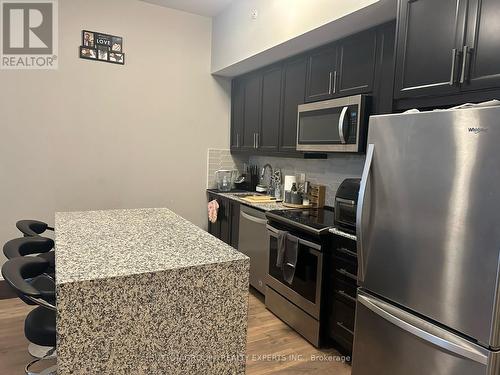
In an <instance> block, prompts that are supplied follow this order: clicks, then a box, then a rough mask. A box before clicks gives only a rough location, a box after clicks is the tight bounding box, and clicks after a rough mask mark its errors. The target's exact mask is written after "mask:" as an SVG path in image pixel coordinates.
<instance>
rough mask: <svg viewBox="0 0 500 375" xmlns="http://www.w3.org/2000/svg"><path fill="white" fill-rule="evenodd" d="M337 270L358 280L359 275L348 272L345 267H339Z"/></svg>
mask: <svg viewBox="0 0 500 375" xmlns="http://www.w3.org/2000/svg"><path fill="white" fill-rule="evenodd" d="M337 272H338V273H340V274H341V275H344V276H346V277H348V278H350V279H352V280H356V281H358V277H357V276H356V275H353V274H352V273H350V272H347V271H346V270H345V269H343V268H340V269H337Z"/></svg>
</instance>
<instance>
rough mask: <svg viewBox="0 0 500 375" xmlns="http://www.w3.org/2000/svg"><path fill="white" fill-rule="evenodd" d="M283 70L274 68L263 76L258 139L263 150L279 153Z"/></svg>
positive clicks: (258, 143) (279, 67)
mask: <svg viewBox="0 0 500 375" xmlns="http://www.w3.org/2000/svg"><path fill="white" fill-rule="evenodd" d="M281 80H282V69H281V66H277V67H274V68H272V69H270V70H267V71H265V72H264V74H263V76H262V124H261V128H260V132H259V134H258V137H257V146H258V148H259V149H261V150H269V151H277V150H278V145H279V129H280V119H281V93H282V85H281Z"/></svg>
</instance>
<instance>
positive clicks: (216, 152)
mask: <svg viewBox="0 0 500 375" xmlns="http://www.w3.org/2000/svg"><path fill="white" fill-rule="evenodd" d="M246 161H248V158H246V157H243V156H238V155H231V152H230V150H222V149H214V148H209V149H208V152H207V163H208V165H207V189H214V188H216V187H217V183H216V182H215V172H217V171H218V170H219V169H237V170H239V171H242V170H243V163H244V162H246Z"/></svg>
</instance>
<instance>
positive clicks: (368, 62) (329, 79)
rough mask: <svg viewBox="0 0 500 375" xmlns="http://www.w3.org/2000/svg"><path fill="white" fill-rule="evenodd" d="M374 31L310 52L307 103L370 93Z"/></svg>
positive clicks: (374, 44) (375, 40)
mask: <svg viewBox="0 0 500 375" xmlns="http://www.w3.org/2000/svg"><path fill="white" fill-rule="evenodd" d="M376 50H377V31H376V29H371V30H368V31H364V32H361V33H359V34H356V35H354V36H352V37H348V38H346V39H343V40H341V41H339V42H337V43H335V44H333V45H330V46H328V47H326V48H320V49H318V50H315V51H313V52H312V53H311V54H310V55H309V58H308V64H307V82H306V98H305V99H306V102H314V101H319V100H325V99H331V98H336V97H341V96H349V95H357V94H363V93H369V92H371V91H372V90H373V80H374V73H375V54H376Z"/></svg>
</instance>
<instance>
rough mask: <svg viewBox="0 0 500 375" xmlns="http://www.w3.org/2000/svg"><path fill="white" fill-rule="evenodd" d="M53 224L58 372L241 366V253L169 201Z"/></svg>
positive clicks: (245, 264)
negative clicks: (166, 205) (169, 205)
mask: <svg viewBox="0 0 500 375" xmlns="http://www.w3.org/2000/svg"><path fill="white" fill-rule="evenodd" d="M55 230H56V240H55V242H56V245H55V249H56V250H55V251H56V292H57V356H58V366H59V369H58V374H59V375H66V374H78V375H79V374H82V375H83V374H85V375H88V374H99V375H104V374H113V375H118V374H127V375H129V374H134V375H140V374H148V375H150V374H169V375H172V374H231V375H233V374H244V373H245V350H246V331H247V309H248V276H249V259H248V258H247V257H246V256H245V255H243V254H241V253H239V252H237V251H236V250H234V249H233V248H232V247H230V246H228V245H226V244H224V243H223V242H222V241H219V240H218V239H216V238H215V237H213V236H211V235H210V234H208V233H207V232H205V231H204V230H202V229H201V228H198V227H197V226H195V225H194V224H192V223H190V222H188V221H187V220H185V219H183V218H181V217H180V216H178V215H176V214H174V213H173V212H171V211H170V210H168V209H131V210H109V211H88V212H58V213H56V221H55Z"/></svg>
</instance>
